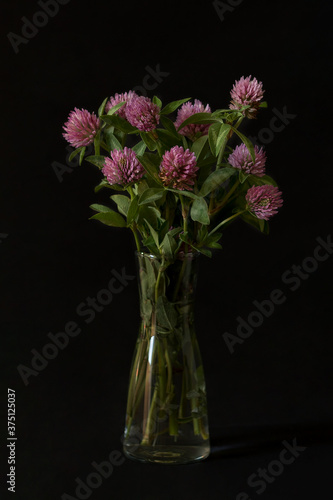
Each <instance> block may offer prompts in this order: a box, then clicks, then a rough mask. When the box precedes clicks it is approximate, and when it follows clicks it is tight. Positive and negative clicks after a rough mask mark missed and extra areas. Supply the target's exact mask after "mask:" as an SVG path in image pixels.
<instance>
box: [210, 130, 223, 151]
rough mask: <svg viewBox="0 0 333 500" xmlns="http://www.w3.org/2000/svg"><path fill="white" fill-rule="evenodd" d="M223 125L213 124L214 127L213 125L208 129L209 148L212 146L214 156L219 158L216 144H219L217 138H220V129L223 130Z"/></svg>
mask: <svg viewBox="0 0 333 500" xmlns="http://www.w3.org/2000/svg"><path fill="white" fill-rule="evenodd" d="M222 125H223V123H220V122H217V123H213V125H211V126H210V127H209V129H208V140H209V146H210V150H211V152H212V153H213V155H214V156H217V148H216V143H217V138H218V136H219V133H220V129H221V127H222Z"/></svg>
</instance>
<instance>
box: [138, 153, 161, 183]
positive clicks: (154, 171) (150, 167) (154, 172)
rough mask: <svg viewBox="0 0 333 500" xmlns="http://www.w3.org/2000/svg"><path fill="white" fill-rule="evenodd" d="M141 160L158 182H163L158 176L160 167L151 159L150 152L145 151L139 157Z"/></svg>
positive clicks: (148, 172)
mask: <svg viewBox="0 0 333 500" xmlns="http://www.w3.org/2000/svg"><path fill="white" fill-rule="evenodd" d="M138 160H139V162H140V163H141V165H142V166H143V168H144V169H145V171H146V172H147V174H149V175H150V176H151V177H152V178H153V179H154V180H155V181H156V182H158V184H160V185H161V184H162V182H161V180H160V178H159V176H158V168H157V167H156V165H155V164H154V163H153V162H152V161H151V159H150V157H149V156H148V153H144V154H143V155H142V156H139V157H138Z"/></svg>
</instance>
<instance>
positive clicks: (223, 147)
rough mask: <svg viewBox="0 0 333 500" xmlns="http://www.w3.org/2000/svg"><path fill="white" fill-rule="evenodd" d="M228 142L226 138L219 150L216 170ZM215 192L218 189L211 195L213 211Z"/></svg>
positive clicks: (210, 202) (210, 205)
mask: <svg viewBox="0 0 333 500" xmlns="http://www.w3.org/2000/svg"><path fill="white" fill-rule="evenodd" d="M227 142H228V138H226V139H225V140H224V142H223V144H222V147H221V149H220V151H219V154H218V156H217V160H216V169H215V170H218V169H219V165H220V163H221V161H222V159H223V153H224V150H225V147H226V145H227ZM215 193H216V190H214V191H213V192H212V194H211V197H210V200H209V207H208V210H209V212H211V211H212V210H213V205H214V200H215Z"/></svg>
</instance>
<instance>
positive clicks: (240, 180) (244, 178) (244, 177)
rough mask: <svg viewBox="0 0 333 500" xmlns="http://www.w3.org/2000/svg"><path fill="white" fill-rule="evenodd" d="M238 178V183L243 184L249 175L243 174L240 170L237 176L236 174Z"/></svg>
mask: <svg viewBox="0 0 333 500" xmlns="http://www.w3.org/2000/svg"><path fill="white" fill-rule="evenodd" d="M238 177H239V182H240V183H241V184H244V182H245V181H246V179H247V178H248V177H249V174H244V172H243V170H240V171H239V174H238Z"/></svg>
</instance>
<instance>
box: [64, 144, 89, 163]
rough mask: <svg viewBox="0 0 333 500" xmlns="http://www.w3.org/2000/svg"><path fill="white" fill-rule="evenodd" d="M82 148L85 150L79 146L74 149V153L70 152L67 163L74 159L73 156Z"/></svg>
mask: <svg viewBox="0 0 333 500" xmlns="http://www.w3.org/2000/svg"><path fill="white" fill-rule="evenodd" d="M83 148H84V149H86V147H85V146H81V147H80V148H77V149H74V151H72V152H71V154H70V155H69V158H68V161H72V160H73V158H75V156H76V155H77V154H79V153H80V151H82V149H83Z"/></svg>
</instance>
